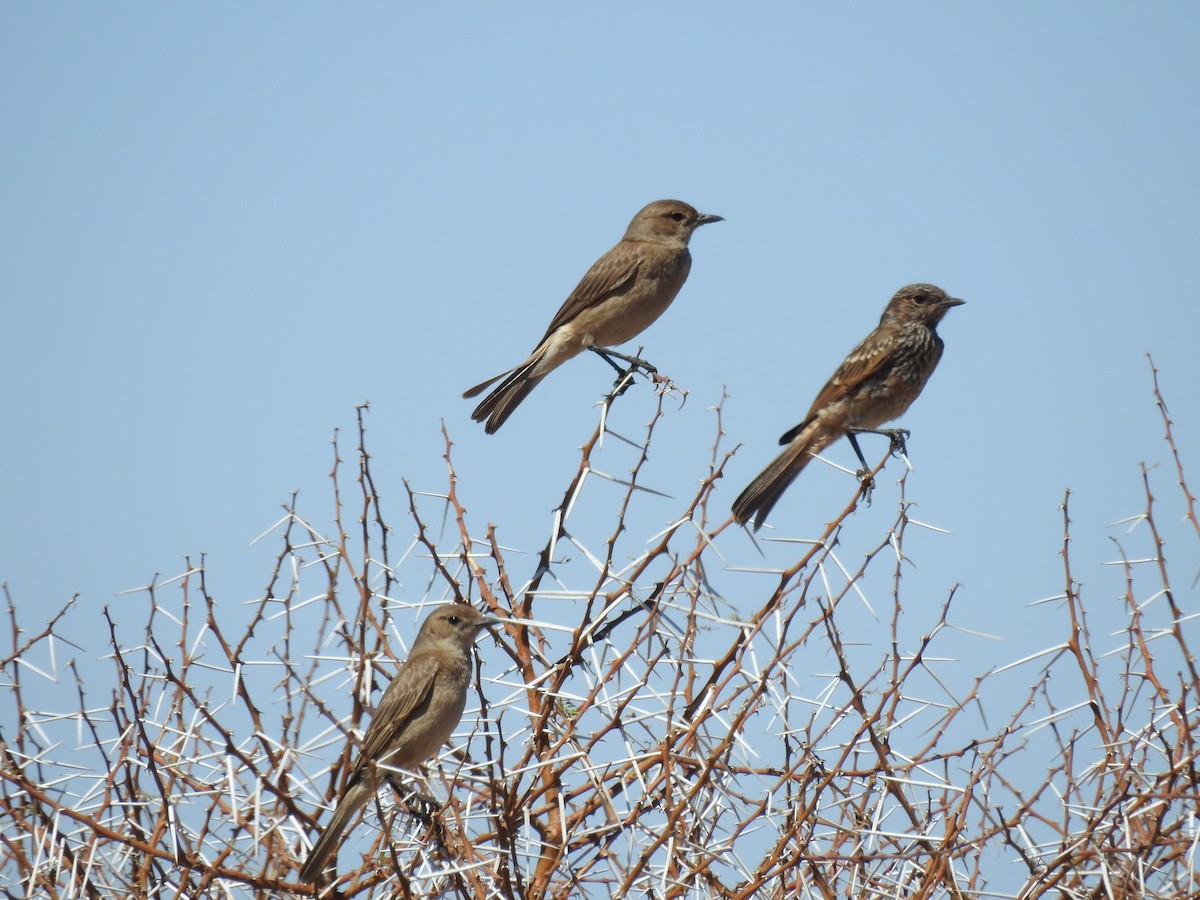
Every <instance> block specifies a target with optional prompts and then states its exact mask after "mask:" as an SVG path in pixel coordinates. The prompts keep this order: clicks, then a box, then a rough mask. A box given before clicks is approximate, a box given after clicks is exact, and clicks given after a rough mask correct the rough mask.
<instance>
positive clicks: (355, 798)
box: [300, 778, 374, 884]
mask: <svg viewBox="0 0 1200 900" xmlns="http://www.w3.org/2000/svg"><path fill="white" fill-rule="evenodd" d="M368 781H369V779H366V778H364V779H361V780H359V781H358V782H357V783H356V784H353V785H351V786H350V787H349V788H348V789H347V791H346V795H345V796H344V797H342V799H341V800H340V801H339V802H338V805H337V808H336V809H334V811H333V818H331V819H330V820H329V824H328V825H326V826H325V830H324V831H323V832H321V837H320V838H318V839H317V843H316V844H314V845H313V848H312V852H311V853H309V854H308V860H307V861H306V862H305V863H304V868H303V869H301V870H300V880H301V881H303V882H305V883H306V884H310V883H312V882H313V881H316V879H317V876H318V875H320V874H321V872H322V871H323V870H324V868H325V862H326V860H328V859H329V857H330V856H332V855H333V854H334V853H335V852H336V851H337V846H338V841H339V840H340V839H341V837H342V832H343V831H345V830H346V826H347V825H349V824H350V820H351V819H353V818H354V815H355V813H357V812H358V811H359V809H360V808H361V807H362V805H363V804H364V803H366V802H367V801H368V800H369V799H370V798H371V797H372V795H373V794H374V791H373V790H372V789H371V787H370V785H369V784H368V783H367V782H368Z"/></svg>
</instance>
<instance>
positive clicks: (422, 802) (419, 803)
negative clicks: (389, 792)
mask: <svg viewBox="0 0 1200 900" xmlns="http://www.w3.org/2000/svg"><path fill="white" fill-rule="evenodd" d="M388 781H390V782H391V785H392V789H393V790H395V791H396V793H397V794H399V795H400V799H401V800H403V801H404V805H405V806H407V807H408V811H409V813H410V814H411V815H412V817H413V818H414V819H417V820H419V821H421V822H423V823H425V824H428V823H429V821H430V820H431V819H432V818H433V814H434V813H436V812H438V811H440V810H441V808H442V804H441V803H439V802H438V800H437V798H436V797H431V796H429V795H428V794H423V793H421V792H420V791H419V790H417V789H416V788H415V787H413V786H412V785H401V784H400V783H399V781H398V779H397V778H396V777H395V776H392V777H390V778H389V779H388Z"/></svg>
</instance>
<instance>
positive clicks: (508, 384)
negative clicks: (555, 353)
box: [463, 353, 545, 434]
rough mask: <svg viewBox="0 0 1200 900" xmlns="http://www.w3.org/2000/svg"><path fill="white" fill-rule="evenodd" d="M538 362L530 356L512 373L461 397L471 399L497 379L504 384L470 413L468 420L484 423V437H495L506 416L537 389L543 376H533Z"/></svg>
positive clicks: (475, 388) (537, 358) (508, 372)
mask: <svg viewBox="0 0 1200 900" xmlns="http://www.w3.org/2000/svg"><path fill="white" fill-rule="evenodd" d="M541 361H542V355H541V353H534V354H533V356H531V357H529V359H527V360H525V362H523V363H521V364H520V365H519V366H517V367H516V368H515V369H509V370H508V371H507V372H504V373H502V374H501V375H497V376H496V377H495V378H493V379H491V380H490V381H485V382H484V383H483V384H481V385H478V386H477V387H473V388H471V390H469V391H467V393H465V394H463V396H464V397H473V396H475V394H477V393H479V392H480V391H482V390H483V389H484V388H486V387H488V386H489V385H491V384H492V383H494V382H495V381H497V380H498V379H500V378H503V379H504V380H503V381H501V382H500V384H499V385H498V386H497V387H496V389H495V390H493V391H492V392H491V393H490V394H488V395H487V396H486V397H484V398H483V400H481V401H480V403H479V405H478V406H477V407H475V411H474V412H473V413H471V418H472V419H474V420H475V421H476V422H482V421H484V420H485V419H486V420H487V424H485V425H484V427H483V430H484V431H486V432H487V433H488V434H495V433H496V431H498V430H499V428H500V426H501V425H503V424H504V423H505V421H506V420H507V419H508V417H509V416H511V415H512V414H513V410H515V409H516V408H517V407H518V406H519V405H520V404H521V401H522V400H524V399H525V398H526V397H528V396H529V392H530V391H532V390H533V389H534V388H535V387H537V386H538V382H540V381H541V380H542V379H543V378H544V377H545V375H544V374H540V375H539V374H534V371H535V369H536V368H537V365H538V363H540V362H541Z"/></svg>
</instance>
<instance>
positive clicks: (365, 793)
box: [300, 603, 497, 882]
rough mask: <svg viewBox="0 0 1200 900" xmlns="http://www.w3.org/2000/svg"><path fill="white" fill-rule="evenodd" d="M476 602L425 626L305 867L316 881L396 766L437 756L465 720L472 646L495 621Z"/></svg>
mask: <svg viewBox="0 0 1200 900" xmlns="http://www.w3.org/2000/svg"><path fill="white" fill-rule="evenodd" d="M496 622H497V620H496V619H489V618H488V617H486V616H485V615H484V614H483V613H481V612H479V610H477V609H475V607H473V606H468V605H467V604H465V603H453V604H450V605H449V606H442V607H439V608H438V609H436V610H434V611H433V612H432V613H430V615H429V616H428V617H427V618H426V619H425V621H424V622H423V623H422V624H421V630H420V631H419V632H418V633H417V639H416V640H415V641H413V645H412V652H411V653H410V654H409V657H408V661H407V662H405V663H404V664H403V665H402V666H401V667H400V670H399V671H398V672H397V673H396V677H395V678H393V679H392V683H391V684H389V685H388V687H387V690H386V691H384V692H383V699H382V700H380V701H379V706H378V707H377V708H376V710H375V715H374V716H372V717H371V724H370V726H369V727H368V728H367V733H366V736H365V737H364V738H363V742H362V749H361V750H360V751H359V754H358V759H357V761H356V762H355V763H354V769H353V771H352V772H351V774H350V780H349V781H348V782H347V783H346V790H345V793H344V794H343V795H342V798H341V800H339V801H338V805H337V808H336V809H334V811H333V818H332V819H330V820H329V824H328V825H326V826H325V831H324V832H323V833H322V834H321V837H320V840H318V841H317V843H316V846H314V847H313V848H312V852H311V853H310V854H309V855H308V861H307V862H305V864H304V868H303V869H301V870H300V879H301V881H306V882H310V881H313V880H315V879H316V877H317V876H318V875H319V874H320V873H321V870H322V869H323V868H324V865H325V860H326V859H327V858H328V857H329V855H330V854H331V853H333V851H334V849H335V848H336V846H337V843H338V839H339V838H340V837H341V835H342V832H343V831H345V830H346V826H347V825H349V824H350V820H351V819H352V818H353V817H354V814H355V813H357V812H358V810H359V809H360V808H361V807H362V806H363V804H365V803H366V802H367V801H368V800H370V799H371V798H372V797H373V796H375V792H376V791H377V790H378V789H379V787H380V786H381V785H382V784H384V783H385V782H386V781H387V779H388V777H389V775H390V774H392V771H393V770H395V769H398V768H408V767H411V766H415V765H418V764H420V763H422V762H424V761H425V760H427V759H429V758H430V757H431V756H434V755H435V754H436V753H437V752H438V749H439V748H440V747H441V746H442V744H444V743H446V741H447V740H449V739H450V735H451V734H453V733H454V729H455V728H456V727H458V723H459V721H460V720H461V719H462V714H463V707H464V706H466V702H467V687H468V685H469V684H470V681H471V646H472V644H474V642H475V638H476V636H478V634H479V631H480V629H482V628H486V627H488V626H490V625H494V624H496Z"/></svg>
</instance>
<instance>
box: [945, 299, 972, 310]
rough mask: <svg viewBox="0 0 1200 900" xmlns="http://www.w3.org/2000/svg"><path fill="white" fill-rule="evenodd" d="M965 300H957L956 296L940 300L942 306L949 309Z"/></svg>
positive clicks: (960, 304)
mask: <svg viewBox="0 0 1200 900" xmlns="http://www.w3.org/2000/svg"><path fill="white" fill-rule="evenodd" d="M966 302H967V301H966V300H959V299H958V298H957V297H947V298H946V299H945V300H943V301H942V306H943V307H944V308H945V309H949V308H950V307H952V306H962V305H963V304H964V303H966Z"/></svg>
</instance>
